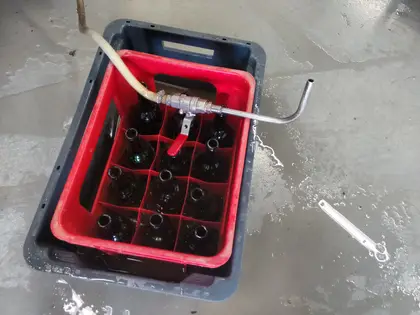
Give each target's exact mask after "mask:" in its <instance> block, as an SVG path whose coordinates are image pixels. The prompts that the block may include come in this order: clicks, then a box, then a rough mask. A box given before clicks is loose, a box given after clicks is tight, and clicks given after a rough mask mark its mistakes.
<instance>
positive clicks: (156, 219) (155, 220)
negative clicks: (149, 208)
mask: <svg viewBox="0 0 420 315" xmlns="http://www.w3.org/2000/svg"><path fill="white" fill-rule="evenodd" d="M149 223H150V225H151V226H152V227H154V228H155V229H157V228H159V227H160V226H161V225H162V223H163V217H162V215H160V214H154V215H152V216H151V217H150V219H149Z"/></svg>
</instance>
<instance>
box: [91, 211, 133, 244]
mask: <svg viewBox="0 0 420 315" xmlns="http://www.w3.org/2000/svg"><path fill="white" fill-rule="evenodd" d="M96 222H97V234H98V236H99V237H100V238H103V239H106V240H111V241H114V242H124V243H129V242H131V239H132V238H133V235H134V231H135V227H136V225H135V223H134V222H133V221H131V220H130V219H129V218H127V217H125V216H123V215H119V214H117V213H111V212H108V213H103V214H101V215H100V216H99V218H98V220H97V221H96Z"/></svg>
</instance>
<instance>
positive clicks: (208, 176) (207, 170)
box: [192, 138, 229, 182]
mask: <svg viewBox="0 0 420 315" xmlns="http://www.w3.org/2000/svg"><path fill="white" fill-rule="evenodd" d="M218 148H219V141H217V140H216V139H214V138H211V139H209V140H208V141H207V143H206V151H205V152H203V153H201V154H200V155H198V156H197V158H196V159H195V160H194V164H193V170H192V175H193V176H194V177H196V178H198V179H201V180H204V181H207V182H225V181H226V180H227V179H228V177H229V168H228V165H227V163H226V160H225V159H224V158H223V157H222V156H220V155H219V154H218V152H217V149H218Z"/></svg>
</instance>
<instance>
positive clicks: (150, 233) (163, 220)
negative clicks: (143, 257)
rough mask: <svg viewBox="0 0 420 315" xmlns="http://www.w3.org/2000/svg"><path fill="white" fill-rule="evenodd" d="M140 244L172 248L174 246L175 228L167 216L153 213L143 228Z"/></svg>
mask: <svg viewBox="0 0 420 315" xmlns="http://www.w3.org/2000/svg"><path fill="white" fill-rule="evenodd" d="M143 231H144V234H143V236H142V239H141V244H142V245H145V246H150V247H156V248H161V249H168V250H172V249H173V248H174V246H175V238H176V230H175V229H174V227H173V226H172V222H171V221H170V219H169V218H167V217H163V216H162V215H161V214H157V213H156V214H153V215H151V216H150V218H149V222H148V224H147V225H146V226H145V227H144V228H143Z"/></svg>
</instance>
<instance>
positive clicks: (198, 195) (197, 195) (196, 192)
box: [190, 187, 204, 201]
mask: <svg viewBox="0 0 420 315" xmlns="http://www.w3.org/2000/svg"><path fill="white" fill-rule="evenodd" d="M190 196H191V199H192V200H193V201H199V200H201V199H203V197H204V190H202V189H201V188H199V187H196V188H194V189H193V190H191V194H190Z"/></svg>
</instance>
